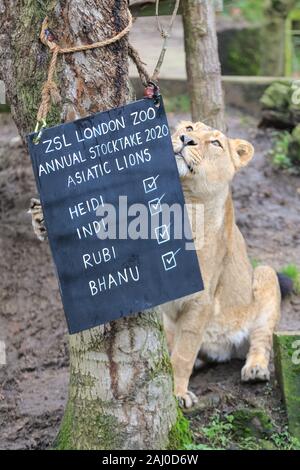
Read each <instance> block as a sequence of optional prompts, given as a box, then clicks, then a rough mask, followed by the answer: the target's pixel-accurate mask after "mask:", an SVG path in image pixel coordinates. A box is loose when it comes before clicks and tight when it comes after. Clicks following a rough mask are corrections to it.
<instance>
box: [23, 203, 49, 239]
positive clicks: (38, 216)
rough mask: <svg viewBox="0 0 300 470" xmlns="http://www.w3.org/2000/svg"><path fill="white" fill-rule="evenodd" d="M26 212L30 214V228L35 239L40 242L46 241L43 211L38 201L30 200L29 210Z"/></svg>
mask: <svg viewBox="0 0 300 470" xmlns="http://www.w3.org/2000/svg"><path fill="white" fill-rule="evenodd" d="M28 212H29V213H30V214H31V221H32V227H33V231H34V233H35V234H36V236H37V238H38V239H39V240H41V241H43V240H46V238H47V231H46V227H45V223H44V214H43V209H42V206H41V202H40V201H39V199H35V198H32V199H31V200H30V209H29V211H28Z"/></svg>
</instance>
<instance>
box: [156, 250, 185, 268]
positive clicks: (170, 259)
mask: <svg viewBox="0 0 300 470" xmlns="http://www.w3.org/2000/svg"><path fill="white" fill-rule="evenodd" d="M179 251H180V248H179V250H177V251H175V253H174V251H169V252H168V253H165V254H164V255H162V256H161V259H162V262H163V265H164V268H165V271H170V269H174V268H176V266H177V262H176V255H177V253H178V252H179Z"/></svg>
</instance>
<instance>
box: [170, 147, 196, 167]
mask: <svg viewBox="0 0 300 470" xmlns="http://www.w3.org/2000/svg"><path fill="white" fill-rule="evenodd" d="M183 150H184V146H183V147H182V149H180V150H179V151H177V152H174V155H175V157H179V158H182V160H183V161H184V163H185V164H186V166H187V168H188V170H189V172H190V173H193V168H192V167H191V165H190V164H189V163H188V162H187V160H186V158H185V156H184V154H183V153H182V151H183Z"/></svg>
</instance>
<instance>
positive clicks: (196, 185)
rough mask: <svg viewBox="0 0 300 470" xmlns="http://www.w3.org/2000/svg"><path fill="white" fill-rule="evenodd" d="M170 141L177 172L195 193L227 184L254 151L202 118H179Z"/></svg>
mask: <svg viewBox="0 0 300 470" xmlns="http://www.w3.org/2000/svg"><path fill="white" fill-rule="evenodd" d="M172 142H173V148H174V153H175V157H176V161H177V167H178V171H179V175H180V177H181V178H182V180H183V181H184V184H185V186H188V188H189V189H190V190H191V191H192V192H195V193H198V194H205V193H207V194H211V193H215V192H217V191H219V190H220V189H221V188H223V187H224V186H225V185H228V184H229V183H230V181H231V180H232V178H233V176H234V174H235V172H236V171H237V170H239V169H240V168H241V167H243V166H245V165H247V164H248V163H249V161H250V160H251V158H252V157H253V154H254V148H253V146H252V145H251V144H250V143H249V142H247V141H245V140H242V139H229V138H228V137H226V136H225V135H224V134H222V132H220V131H217V130H214V129H212V128H210V127H208V126H206V125H205V124H203V123H201V122H197V123H192V122H189V121H182V122H181V123H180V124H179V125H178V127H177V130H176V132H175V133H174V134H173V136H172Z"/></svg>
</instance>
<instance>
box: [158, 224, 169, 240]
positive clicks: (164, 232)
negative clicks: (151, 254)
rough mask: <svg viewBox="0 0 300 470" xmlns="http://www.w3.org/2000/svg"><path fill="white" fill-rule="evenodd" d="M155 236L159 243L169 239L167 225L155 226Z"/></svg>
mask: <svg viewBox="0 0 300 470" xmlns="http://www.w3.org/2000/svg"><path fill="white" fill-rule="evenodd" d="M155 236H156V240H157V243H158V244H159V245H161V244H162V243H166V242H168V241H169V240H170V233H169V227H168V226H167V225H161V226H160V227H156V229H155Z"/></svg>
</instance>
